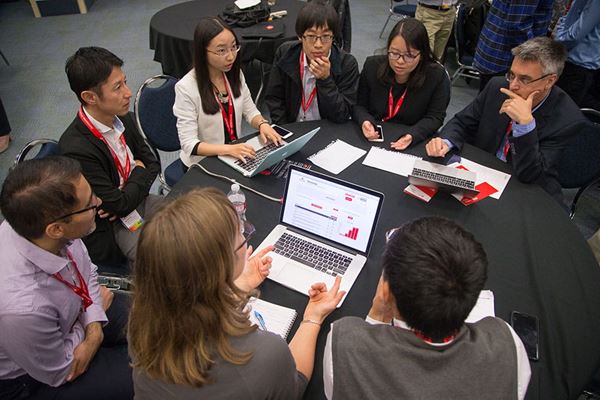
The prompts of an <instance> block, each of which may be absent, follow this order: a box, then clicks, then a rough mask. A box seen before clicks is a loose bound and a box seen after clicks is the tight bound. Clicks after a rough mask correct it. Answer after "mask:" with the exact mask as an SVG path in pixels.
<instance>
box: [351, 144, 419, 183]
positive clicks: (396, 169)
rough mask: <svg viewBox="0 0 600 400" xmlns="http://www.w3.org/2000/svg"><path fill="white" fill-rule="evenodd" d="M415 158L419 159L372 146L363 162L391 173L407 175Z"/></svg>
mask: <svg viewBox="0 0 600 400" xmlns="http://www.w3.org/2000/svg"><path fill="white" fill-rule="evenodd" d="M417 159H418V160H420V159H421V157H417V156H413V155H412V154H408V153H400V152H398V151H395V150H387V149H382V148H381V147H376V146H373V147H371V150H369V154H367V156H366V157H365V159H364V160H363V164H364V165H367V166H369V167H373V168H377V169H381V170H384V171H387V172H391V173H393V174H398V175H402V176H408V175H409V174H410V173H411V171H412V170H413V166H414V165H415V160H417Z"/></svg>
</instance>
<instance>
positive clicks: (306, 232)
mask: <svg viewBox="0 0 600 400" xmlns="http://www.w3.org/2000/svg"><path fill="white" fill-rule="evenodd" d="M383 197H384V196H383V193H380V192H376V191H374V190H371V189H367V188H365V187H362V186H358V185H355V184H353V183H350V182H346V181H343V180H341V179H337V178H334V177H332V176H328V175H324V174H320V173H318V172H315V171H312V170H305V169H303V168H298V167H290V170H289V174H288V179H287V182H286V187H285V194H284V197H283V206H282V211H281V216H280V218H279V224H278V225H277V226H276V227H275V228H274V229H273V230H272V231H271V233H269V235H268V236H267V237H266V238H265V240H263V242H262V243H261V244H260V245H259V246H258V247H257V249H256V252H260V251H261V250H262V249H263V248H264V247H266V246H269V245H273V246H275V249H274V250H273V251H272V252H270V253H269V255H270V256H271V257H272V259H273V261H272V263H271V271H270V272H269V276H268V279H271V280H273V281H275V282H278V283H280V284H281V285H283V286H285V287H288V288H290V289H293V290H296V291H298V292H300V293H302V294H304V295H307V294H308V290H309V289H310V286H311V285H312V284H313V283H316V282H324V283H325V284H326V285H327V287H331V286H332V285H333V283H334V281H335V277H336V276H337V275H340V276H342V283H341V285H340V290H344V291H346V294H347V293H348V292H349V291H350V288H351V287H352V285H353V284H354V282H355V281H356V278H357V277H358V274H359V273H360V271H361V270H362V268H363V266H364V264H365V262H366V260H367V256H368V254H369V250H370V249H371V244H372V242H373V236H374V233H375V228H376V226H377V221H378V220H379V214H380V212H381V207H382V204H383ZM344 298H345V296H344ZM343 301H344V299H342V302H343ZM342 302H340V304H339V305H338V307H339V306H340V305H341V304H342Z"/></svg>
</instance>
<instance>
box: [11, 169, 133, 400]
mask: <svg viewBox="0 0 600 400" xmlns="http://www.w3.org/2000/svg"><path fill="white" fill-rule="evenodd" d="M101 203H102V202H101V201H100V199H98V198H97V197H96V195H95V194H94V193H93V192H92V189H91V187H90V185H89V184H88V182H87V181H86V180H85V178H84V177H83V175H82V174H81V169H80V166H79V163H78V162H77V161H75V160H72V159H69V158H66V157H49V158H46V159H41V160H31V161H26V162H24V163H21V164H19V165H18V166H17V167H16V168H15V169H14V170H12V171H11V172H10V173H9V174H8V176H7V177H6V180H5V181H4V184H3V186H2V193H1V195H0V208H1V210H2V214H3V215H4V217H5V218H6V221H4V222H3V223H2V224H1V225H0V274H1V275H2V280H0V332H1V333H0V398H1V399H3V400H12V399H25V398H32V399H57V398H60V399H88V400H89V399H98V400H100V399H111V400H115V399H117V400H118V399H131V398H132V396H133V385H132V381H131V369H130V368H129V360H128V357H127V349H126V340H125V332H124V327H125V324H126V320H127V304H126V302H125V299H123V298H121V297H119V296H115V297H113V293H112V292H110V291H109V290H108V289H106V288H105V287H102V286H99V285H98V276H97V273H96V266H95V265H94V264H92V262H91V261H90V257H89V256H88V252H87V250H86V248H85V246H84V245H83V242H82V241H81V237H83V236H85V235H87V234H89V233H90V232H92V231H94V229H95V227H96V223H95V216H96V210H97V208H98V206H100V204H101ZM108 321H110V323H108ZM109 346H110V347H109Z"/></svg>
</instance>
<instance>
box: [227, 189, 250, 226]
mask: <svg viewBox="0 0 600 400" xmlns="http://www.w3.org/2000/svg"><path fill="white" fill-rule="evenodd" d="M227 198H228V199H229V201H230V202H231V204H233V207H234V208H235V212H236V213H237V215H238V218H239V220H240V231H241V232H242V233H244V224H245V222H246V196H245V195H244V192H242V190H241V189H240V185H239V184H237V183H234V184H232V185H231V190H230V191H229V193H227Z"/></svg>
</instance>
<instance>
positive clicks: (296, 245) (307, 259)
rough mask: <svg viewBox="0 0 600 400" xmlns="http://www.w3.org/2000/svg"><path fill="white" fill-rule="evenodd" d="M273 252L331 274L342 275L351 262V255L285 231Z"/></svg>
mask: <svg viewBox="0 0 600 400" xmlns="http://www.w3.org/2000/svg"><path fill="white" fill-rule="evenodd" d="M274 252H275V253H277V254H281V255H282V256H284V257H287V258H290V259H292V260H295V261H298V262H300V263H302V264H304V265H308V266H309V267H311V268H314V269H316V270H317V271H322V272H324V273H326V274H328V275H332V276H337V275H344V273H345V272H346V270H347V269H348V266H349V265H350V263H351V262H352V258H351V257H348V256H345V255H343V254H341V253H338V252H335V251H332V250H329V249H327V248H325V247H322V246H319V245H318V244H315V243H313V242H309V241H307V240H304V239H301V238H299V237H297V236H292V235H290V234H287V233H284V234H283V235H281V236H280V237H279V240H277V243H275V250H274Z"/></svg>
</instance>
